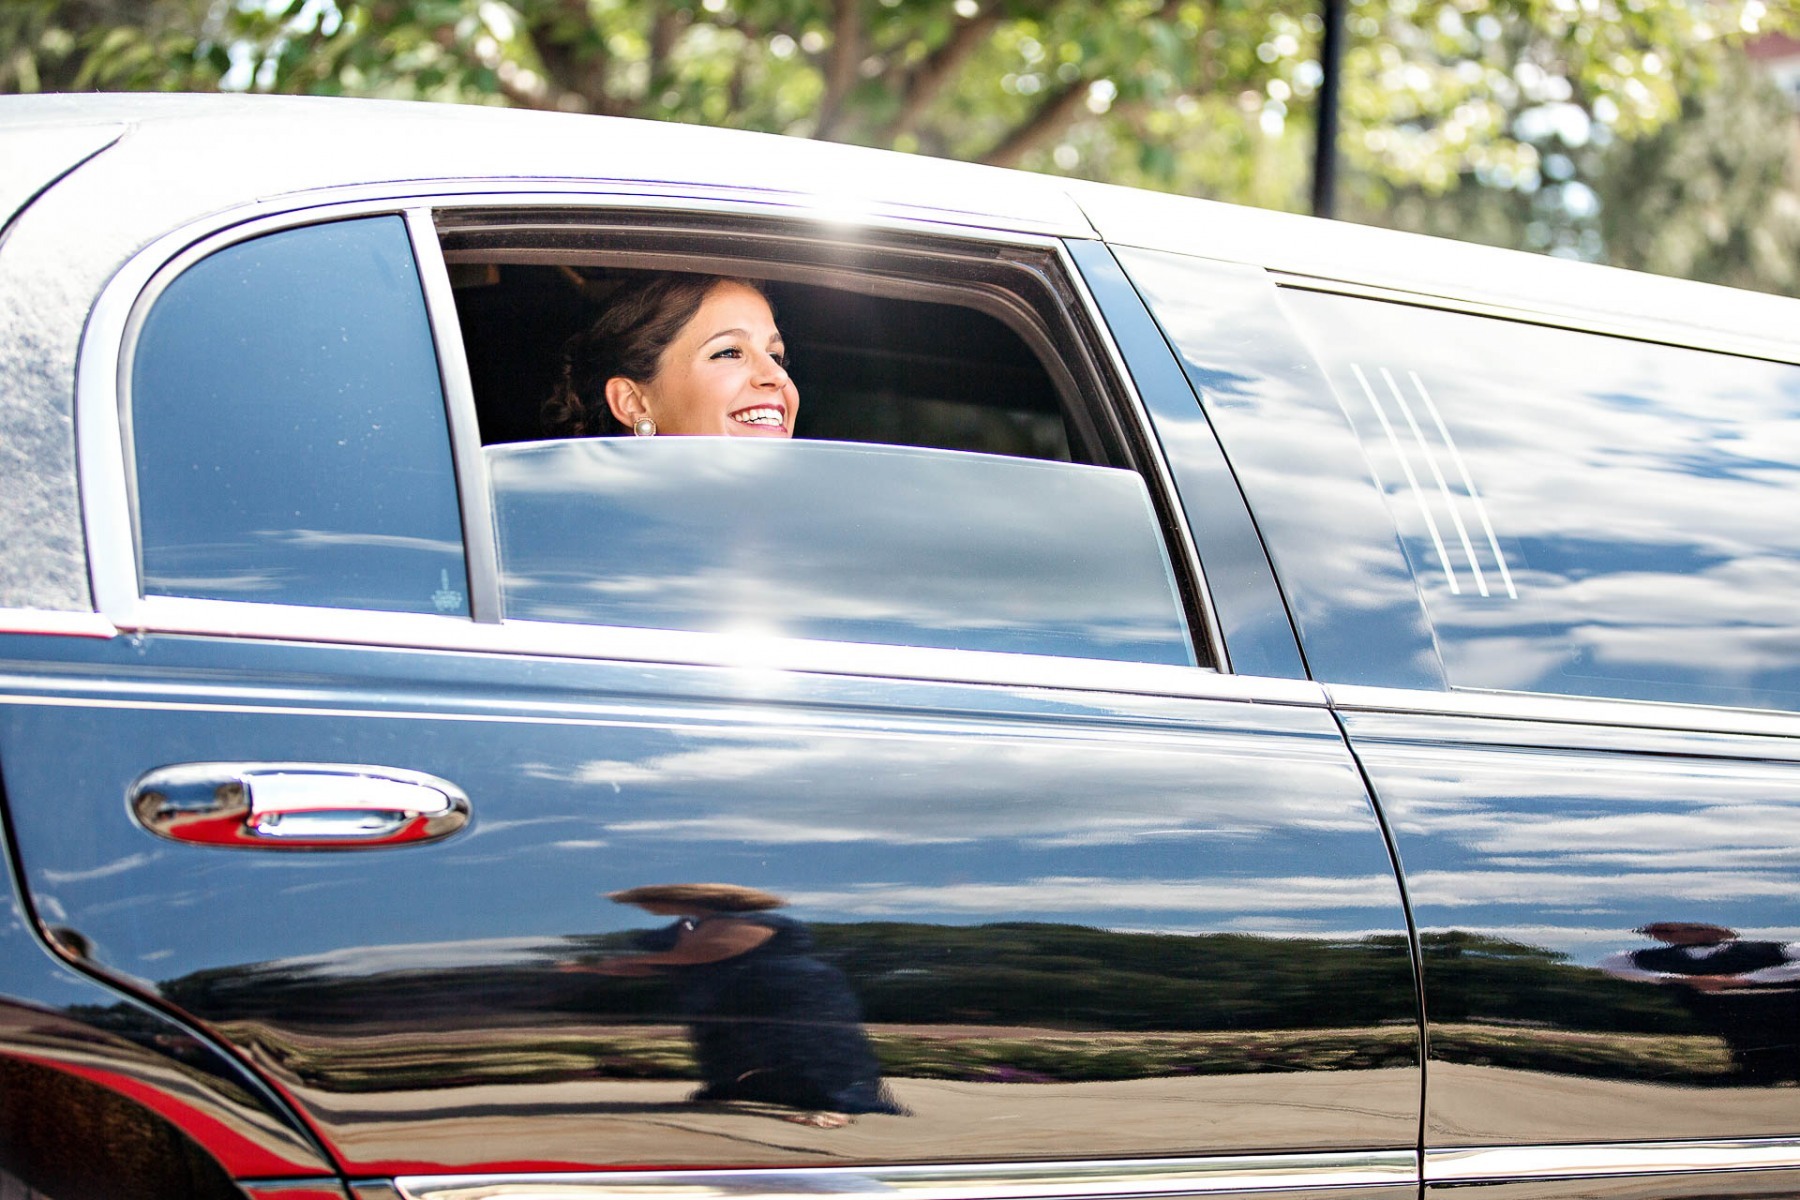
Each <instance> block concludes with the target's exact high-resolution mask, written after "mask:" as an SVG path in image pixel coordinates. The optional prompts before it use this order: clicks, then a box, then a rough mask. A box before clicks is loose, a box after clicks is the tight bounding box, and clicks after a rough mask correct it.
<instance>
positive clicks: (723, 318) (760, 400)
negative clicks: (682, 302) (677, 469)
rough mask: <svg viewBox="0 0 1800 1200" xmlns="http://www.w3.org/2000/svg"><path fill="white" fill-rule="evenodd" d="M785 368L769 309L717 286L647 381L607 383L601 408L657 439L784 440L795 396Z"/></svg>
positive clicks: (750, 294)
mask: <svg viewBox="0 0 1800 1200" xmlns="http://www.w3.org/2000/svg"><path fill="white" fill-rule="evenodd" d="M785 360H786V351H785V347H784V346H783V343H782V340H781V331H780V330H779V329H777V328H775V314H774V313H772V312H770V311H769V302H768V301H766V300H764V299H763V298H762V297H761V296H760V295H758V294H757V293H756V292H755V291H753V290H751V289H750V288H747V287H745V286H743V285H742V284H737V283H722V284H720V285H718V286H717V287H715V288H713V290H712V291H711V292H709V293H707V296H706V299H705V300H703V301H701V303H700V309H699V311H698V312H696V313H695V314H694V316H693V318H692V319H691V320H690V321H688V323H687V324H686V325H684V326H683V327H682V329H681V332H680V333H678V334H676V335H675V339H674V340H673V341H672V342H670V343H669V345H668V346H667V348H665V349H664V350H663V352H662V357H661V358H660V359H659V360H658V361H657V370H656V375H655V377H654V378H652V379H650V380H649V381H648V382H645V383H635V382H633V381H631V380H626V379H613V380H610V381H608V383H607V400H608V402H609V403H611V404H612V405H613V411H614V412H615V413H616V414H617V415H618V416H619V418H620V419H621V420H622V421H624V422H625V423H626V424H627V425H633V424H635V423H636V421H637V419H638V416H639V415H643V416H648V417H649V418H650V419H651V420H653V421H655V422H656V431H657V432H658V433H664V434H676V435H681V434H711V435H715V436H719V435H722V436H726V437H778V438H784V437H792V436H793V433H794V417H795V416H796V415H797V414H798V413H799V411H800V394H799V393H798V392H797V391H795V390H794V381H793V380H791V379H789V378H788V373H787V369H786V368H785V367H784V366H783V365H782V364H783V363H784V362H785ZM618 385H625V386H624V387H621V388H619V391H620V393H621V397H622V398H623V400H624V403H623V405H622V404H621V402H620V400H619V399H615V397H614V389H615V387H617V386H618ZM634 402H635V407H634ZM621 407H623V408H625V409H626V411H623V412H622V411H620V409H621ZM637 408H641V409H642V412H641V414H638V413H636V409H637Z"/></svg>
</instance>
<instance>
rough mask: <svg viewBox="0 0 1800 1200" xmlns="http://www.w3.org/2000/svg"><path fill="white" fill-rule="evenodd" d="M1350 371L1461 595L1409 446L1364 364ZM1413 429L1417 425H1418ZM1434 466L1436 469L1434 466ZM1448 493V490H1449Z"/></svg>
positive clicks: (1453, 592) (1446, 572) (1453, 587)
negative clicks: (1394, 423) (1407, 451)
mask: <svg viewBox="0 0 1800 1200" xmlns="http://www.w3.org/2000/svg"><path fill="white" fill-rule="evenodd" d="M1350 372H1351V374H1353V375H1355V376H1356V382H1357V383H1358V384H1360V385H1361V387H1362V390H1363V396H1364V397H1366V398H1367V399H1368V401H1369V407H1370V408H1371V409H1373V410H1374V411H1375V419H1376V420H1377V421H1379V422H1380V423H1381V431H1382V432H1383V433H1385V434H1386V435H1387V440H1388V445H1389V446H1391V447H1392V448H1393V451H1394V457H1395V458H1396V459H1397V460H1399V463H1400V473H1401V474H1403V475H1405V476H1406V488H1407V490H1408V491H1409V492H1411V493H1412V498H1413V500H1414V502H1416V503H1417V504H1418V506H1419V516H1421V517H1423V518H1424V520H1425V532H1426V533H1428V534H1430V535H1431V545H1432V548H1433V549H1435V550H1436V551H1437V558H1438V565H1439V566H1441V567H1443V568H1444V578H1445V579H1447V580H1449V582H1450V594H1451V595H1452V596H1460V595H1462V585H1461V584H1459V583H1457V581H1456V568H1455V567H1452V566H1451V565H1450V554H1449V552H1448V551H1446V550H1445V549H1444V539H1443V537H1442V536H1441V535H1440V534H1439V532H1438V523H1437V519H1436V518H1434V517H1433V516H1432V515H1431V505H1430V504H1429V503H1427V502H1426V499H1425V489H1424V488H1422V487H1420V486H1419V477H1418V475H1416V474H1415V473H1414V472H1413V468H1412V460H1411V459H1410V458H1408V457H1407V454H1406V447H1405V446H1402V445H1401V444H1400V435H1399V434H1398V433H1396V432H1395V431H1394V425H1393V422H1391V421H1389V420H1388V415H1387V410H1386V409H1385V408H1383V407H1382V405H1381V400H1380V399H1379V398H1378V397H1377V396H1376V395H1375V389H1374V388H1372V387H1370V386H1369V377H1368V376H1367V375H1364V374H1363V369H1362V367H1360V366H1358V365H1357V364H1356V363H1351V364H1350ZM1382 374H1384V375H1386V374H1387V368H1385V367H1384V368H1382ZM1388 382H1389V383H1390V384H1391V383H1392V382H1393V376H1391V375H1389V376H1388ZM1414 428H1415V429H1416V428H1418V427H1417V426H1416V425H1415V426H1414ZM1433 469H1434V470H1435V469H1436V468H1435V466H1434V467H1433ZM1440 478H1441V476H1440ZM1447 492H1448V489H1446V493H1447ZM1463 541H1464V542H1467V541H1468V538H1467V537H1465V538H1463ZM1471 557H1473V552H1471ZM1486 591H1487V589H1486V588H1483V589H1482V592H1483V594H1485V593H1486Z"/></svg>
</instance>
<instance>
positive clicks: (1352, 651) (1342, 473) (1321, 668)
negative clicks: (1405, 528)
mask: <svg viewBox="0 0 1800 1200" xmlns="http://www.w3.org/2000/svg"><path fill="white" fill-rule="evenodd" d="M1115 253H1116V254H1117V255H1118V258H1119V262H1120V263H1121V264H1122V265H1123V266H1124V268H1125V271H1126V273H1127V274H1128V275H1130V277H1131V281H1132V282H1133V283H1134V284H1136V285H1137V288H1138V290H1139V291H1140V292H1142V293H1143V295H1144V298H1145V299H1146V300H1147V301H1148V302H1149V304H1150V309H1151V311H1152V312H1153V313H1154V314H1155V316H1156V320H1157V323H1158V324H1159V325H1160V326H1161V328H1162V331H1163V333H1164V334H1165V335H1166V336H1167V337H1168V339H1169V342H1170V344H1171V345H1173V346H1174V347H1175V349H1176V351H1177V352H1178V353H1179V355H1180V357H1181V364H1182V367H1183V368H1184V369H1185V370H1186V372H1187V376H1188V380H1189V381H1190V382H1191V383H1192V384H1193V386H1194V389H1195V391H1197V392H1198V393H1199V394H1200V398H1201V404H1202V405H1203V406H1204V407H1205V409H1206V412H1207V416H1208V418H1209V419H1210V421H1211V422H1212V426H1213V428H1214V429H1216V430H1217V431H1218V436H1219V441H1220V443H1221V444H1222V445H1223V446H1224V448H1225V454H1226V456H1227V457H1228V458H1229V459H1230V460H1231V467H1232V470H1233V471H1234V472H1235V473H1236V475H1237V478H1238V481H1239V482H1240V483H1241V484H1242V485H1243V489H1244V495H1245V497H1246V498H1247V499H1248V500H1249V504H1250V511H1251V512H1252V513H1253V514H1254V515H1255V517H1256V525H1257V528H1258V529H1259V530H1260V531H1261V533H1262V536H1263V538H1264V540H1265V542H1266V543H1267V545H1268V550H1269V557H1270V559H1271V560H1272V561H1273V563H1274V565H1275V573H1276V576H1277V577H1278V578H1279V579H1280V581H1281V586H1282V589H1283V592H1284V594H1285V595H1286V597H1287V602H1288V605H1289V608H1290V610H1291V612H1292V614H1293V617H1294V621H1295V624H1296V625H1297V626H1298V628H1299V630H1300V638H1301V644H1302V646H1303V647H1304V649H1305V655H1306V661H1307V664H1308V666H1309V667H1310V668H1311V670H1312V673H1313V677H1314V678H1316V679H1320V680H1330V681H1332V682H1338V683H1364V684H1378V685H1382V686H1388V687H1405V688H1427V689H1431V690H1439V689H1441V688H1443V686H1444V680H1443V673H1442V670H1441V668H1440V667H1439V664H1438V659H1437V652H1436V649H1435V647H1434V646H1433V644H1432V640H1431V629H1430V626H1429V625H1428V624H1427V623H1426V620H1425V613H1424V610H1423V608H1422V607H1421V606H1420V602H1419V594H1418V589H1417V587H1416V586H1415V585H1414V582H1413V577H1412V570H1411V568H1410V566H1409V565H1408V564H1407V560H1406V556H1405V554H1404V553H1403V552H1402V551H1401V547H1400V543H1399V540H1398V538H1397V536H1396V535H1395V532H1394V522H1393V518H1392V517H1390V516H1389V515H1388V512H1387V509H1386V507H1385V506H1384V505H1383V503H1382V498H1381V495H1380V493H1379V491H1378V490H1377V489H1376V488H1375V486H1374V484H1373V481H1372V480H1371V478H1370V475H1369V464H1368V460H1367V458H1365V457H1364V455H1363V452H1362V449H1361V447H1360V446H1359V445H1358V444H1357V442H1356V437H1355V434H1354V433H1353V432H1352V430H1351V427H1350V425H1349V422H1348V421H1347V419H1346V418H1345V416H1344V413H1343V410H1342V409H1341V408H1340V407H1339V406H1338V402H1337V400H1336V399H1335V398H1334V397H1333V395H1332V391H1331V387H1330V385H1329V383H1328V382H1327V381H1326V379H1325V377H1324V375H1323V373H1322V372H1321V371H1320V370H1319V368H1318V365H1317V362H1316V361H1315V360H1314V358H1313V356H1312V354H1311V353H1310V351H1308V349H1307V348H1306V346H1305V345H1304V344H1303V343H1302V342H1301V341H1300V339H1299V338H1298V337H1297V336H1296V334H1295V330H1294V327H1293V325H1292V324H1291V323H1290V322H1289V320H1288V318H1287V316H1286V315H1285V314H1284V313H1283V312H1282V310H1281V308H1280V306H1279V304H1278V303H1277V297H1276V288H1275V286H1274V284H1273V283H1272V282H1270V280H1269V277H1268V274H1267V273H1266V272H1264V271H1261V270H1258V269H1256V268H1253V267H1246V266H1239V265H1235V264H1230V263H1219V262H1213V261H1209V260H1206V259H1199V258H1192V257H1189V256H1186V255H1180V254H1169V253H1165V252H1161V251H1153V250H1137V249H1131V248H1125V247H1121V248H1118V249H1116V250H1115ZM1163 427H1164V420H1163V418H1162V416H1161V414H1158V433H1159V434H1162V431H1163ZM1164 436H1166V435H1164Z"/></svg>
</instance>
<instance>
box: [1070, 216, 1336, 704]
mask: <svg viewBox="0 0 1800 1200" xmlns="http://www.w3.org/2000/svg"><path fill="white" fill-rule="evenodd" d="M1065 244H1066V245H1067V246H1068V248H1069V255H1070V257H1072V258H1073V259H1074V260H1075V263H1076V265H1077V267H1079V268H1080V270H1081V275H1082V279H1083V280H1084V281H1085V282H1086V283H1087V286H1088V289H1089V290H1090V291H1091V292H1092V293H1093V296H1094V300H1095V302H1096V303H1097V304H1098V305H1099V306H1100V308H1101V311H1102V312H1103V313H1104V315H1105V317H1106V324H1107V328H1108V329H1109V330H1110V331H1111V333H1112V336H1113V340H1114V342H1115V343H1116V344H1117V345H1118V348H1119V353H1120V355H1121V356H1122V357H1123V358H1124V360H1125V366H1126V369H1127V370H1129V371H1130V372H1131V378H1132V382H1133V383H1134V384H1135V385H1136V387H1137V391H1138V395H1139V396H1140V397H1141V398H1142V399H1143V402H1144V407H1145V409H1146V410H1148V412H1149V413H1150V418H1151V423H1152V425H1153V427H1154V431H1155V436H1156V441H1157V444H1158V446H1159V447H1160V448H1161V450H1162V452H1163V456H1164V458H1165V460H1166V461H1167V462H1168V464H1169V470H1170V472H1171V474H1172V475H1173V476H1174V479H1175V490H1176V492H1177V494H1178V495H1179V496H1180V499H1181V506H1182V509H1183V510H1184V511H1185V512H1186V514H1187V519H1188V526H1189V528H1190V529H1191V530H1192V532H1193V535H1194V542H1195V546H1196V549H1197V551H1198V553H1199V555H1200V563H1201V567H1202V569H1203V570H1204V571H1205V573H1206V584H1207V588H1208V589H1209V590H1210V592H1211V593H1212V602H1213V607H1214V609H1215V611H1216V612H1217V614H1218V619H1219V626H1220V631H1221V632H1222V633H1223V635H1224V637H1225V656H1226V660H1227V661H1226V664H1225V665H1226V666H1227V667H1228V668H1229V669H1230V670H1232V671H1235V672H1237V673H1238V674H1240V675H1267V676H1274V677H1276V678H1280V679H1305V678H1306V664H1305V662H1304V661H1303V660H1302V658H1301V655H1300V647H1299V643H1298V642H1297V641H1296V640H1295V638H1294V625H1293V622H1292V620H1290V619H1289V617H1288V612H1287V606H1286V604H1285V603H1284V602H1283V601H1282V598H1281V590H1280V588H1279V587H1277V586H1276V583H1275V575H1274V572H1273V570H1272V569H1271V568H1270V566H1269V556H1268V553H1267V551H1265V550H1264V548H1263V544H1262V539H1261V538H1260V537H1259V536H1258V535H1257V532H1256V526H1255V525H1254V524H1252V523H1251V520H1250V512H1249V510H1248V509H1247V508H1246V507H1245V505H1244V494H1243V492H1242V491H1240V490H1239V488H1238V484H1237V480H1236V479H1235V478H1234V477H1233V476H1232V473H1231V467H1230V465H1229V464H1227V463H1226V461H1225V455H1224V453H1223V451H1221V450H1220V448H1219V439H1218V437H1217V435H1215V434H1214V433H1213V429H1212V425H1211V424H1210V423H1209V422H1208V420H1207V417H1206V410H1205V409H1204V408H1203V407H1202V406H1201V405H1200V404H1199V403H1198V401H1197V398H1196V397H1195V395H1194V390H1193V388H1192V387H1190V386H1189V384H1188V382H1187V380H1186V378H1185V377H1184V376H1183V375H1182V373H1181V370H1180V368H1179V367H1178V366H1177V365H1176V363H1175V360H1174V359H1173V358H1172V357H1171V356H1170V352H1169V346H1168V343H1167V342H1166V341H1165V340H1164V339H1163V335H1162V333H1161V332H1160V331H1159V330H1158V329H1157V327H1156V322H1155V321H1154V320H1152V319H1151V316H1150V311H1149V309H1147V308H1145V307H1144V302H1143V300H1142V298H1140V297H1139V296H1138V294H1137V291H1136V289H1134V288H1133V287H1132V285H1131V281H1130V280H1129V279H1127V278H1126V277H1125V273H1124V272H1123V271H1122V270H1121V269H1120V268H1119V263H1118V260H1117V259H1115V258H1114V257H1113V254H1112V251H1111V250H1109V249H1108V248H1107V247H1106V246H1105V244H1103V243H1101V242H1082V241H1069V242H1067V243H1065Z"/></svg>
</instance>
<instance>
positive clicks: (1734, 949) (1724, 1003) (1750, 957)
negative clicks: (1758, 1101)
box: [1600, 921, 1800, 1083]
mask: <svg viewBox="0 0 1800 1200" xmlns="http://www.w3.org/2000/svg"><path fill="white" fill-rule="evenodd" d="M1636 932H1638V933H1641V934H1643V935H1644V936H1645V937H1648V938H1654V939H1655V940H1656V941H1659V942H1661V943H1663V944H1662V945H1661V946H1657V947H1655V948H1653V949H1647V950H1621V951H1619V952H1618V953H1616V954H1609V955H1607V956H1606V957H1605V958H1603V959H1601V960H1600V969H1601V970H1603V971H1606V972H1607V973H1608V974H1611V975H1616V976H1618V977H1619V978H1620V979H1631V980H1636V981H1638V982H1640V983H1656V984H1663V985H1667V986H1673V987H1675V988H1677V989H1678V994H1679V995H1680V997H1681V1000H1682V1003H1683V1004H1684V1005H1685V1006H1686V1007H1687V1009H1688V1011H1689V1012H1690V1013H1692V1014H1693V1015H1694V1016H1695V1017H1696V1018H1698V1019H1699V1020H1700V1021H1701V1022H1702V1023H1703V1024H1705V1026H1706V1027H1707V1028H1708V1029H1709V1030H1710V1031H1712V1032H1713V1033H1716V1034H1717V1035H1718V1036H1719V1037H1721V1038H1723V1039H1724V1040H1725V1043H1726V1044H1727V1045H1728V1046H1730V1047H1731V1058H1732V1061H1733V1062H1734V1063H1736V1064H1737V1068H1738V1073H1739V1074H1740V1075H1741V1076H1743V1078H1744V1079H1746V1080H1747V1081H1749V1082H1751V1083H1782V1082H1796V1081H1800V943H1794V942H1785V943H1784V942H1773V941H1749V940H1746V939H1744V938H1740V937H1738V935H1737V932H1736V931H1735V930H1731V929H1727V928H1725V927H1724V926H1723V925H1709V924H1706V923H1704V922H1699V921H1656V922H1653V923H1652V924H1649V925H1645V926H1643V927H1641V928H1639V929H1638V930H1636Z"/></svg>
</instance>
